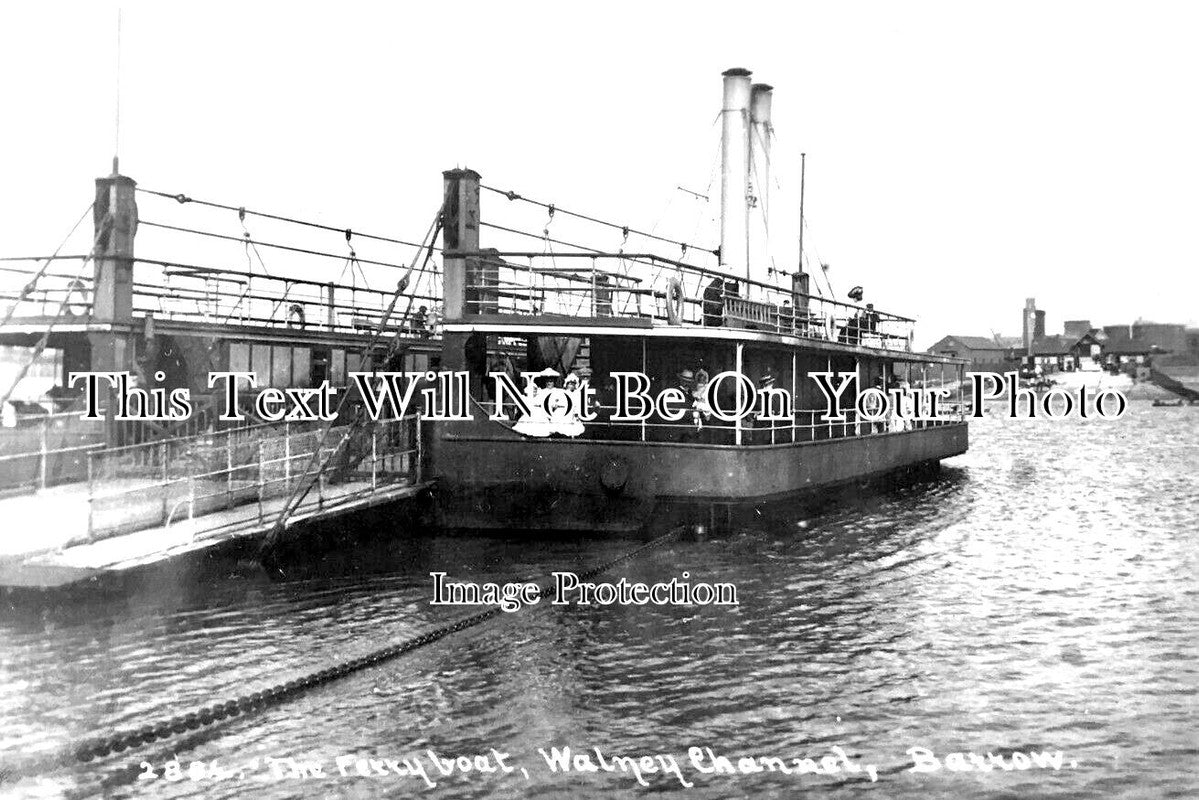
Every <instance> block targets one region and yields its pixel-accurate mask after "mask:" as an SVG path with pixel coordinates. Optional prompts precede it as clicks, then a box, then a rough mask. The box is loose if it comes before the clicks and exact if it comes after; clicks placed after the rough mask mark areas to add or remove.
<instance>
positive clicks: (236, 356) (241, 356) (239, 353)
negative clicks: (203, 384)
mask: <svg viewBox="0 0 1199 800" xmlns="http://www.w3.org/2000/svg"><path fill="white" fill-rule="evenodd" d="M229 371H230V372H249V371H250V345H248V344H242V343H241V342H230V343H229Z"/></svg>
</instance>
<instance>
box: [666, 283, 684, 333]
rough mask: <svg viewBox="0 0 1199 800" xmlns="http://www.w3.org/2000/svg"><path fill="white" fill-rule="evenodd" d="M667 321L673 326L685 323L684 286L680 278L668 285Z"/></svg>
mask: <svg viewBox="0 0 1199 800" xmlns="http://www.w3.org/2000/svg"><path fill="white" fill-rule="evenodd" d="M666 321H667V322H669V323H670V324H671V325H678V324H679V323H680V322H682V321H683V284H682V282H681V281H680V280H679V279H678V278H671V279H670V282H669V283H667V284H666Z"/></svg>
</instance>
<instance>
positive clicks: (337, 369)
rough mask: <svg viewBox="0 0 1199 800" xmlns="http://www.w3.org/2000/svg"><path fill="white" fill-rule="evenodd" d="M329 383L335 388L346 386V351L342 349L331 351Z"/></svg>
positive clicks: (336, 348)
mask: <svg viewBox="0 0 1199 800" xmlns="http://www.w3.org/2000/svg"><path fill="white" fill-rule="evenodd" d="M329 382H330V383H332V385H334V386H345V385H346V351H345V350H342V349H341V348H340V347H334V348H333V349H332V350H330V351H329Z"/></svg>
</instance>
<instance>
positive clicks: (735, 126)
mask: <svg viewBox="0 0 1199 800" xmlns="http://www.w3.org/2000/svg"><path fill="white" fill-rule="evenodd" d="M723 77H724V85H723V94H724V97H723V99H724V102H723V112H722V115H723V125H722V145H721V241H720V247H719V250H717V251H715V254H716V257H717V262H718V263H716V264H714V265H712V266H699V265H697V264H695V263H691V262H689V261H685V260H683V258H678V259H672V258H666V257H663V256H660V255H655V254H653V253H630V252H624V251H620V252H615V253H613V252H602V251H600V250H594V249H584V248H574V249H570V250H567V251H563V250H549V249H548V248H546V249H543V250H542V251H518V250H509V251H503V250H499V249H495V248H490V249H488V248H485V247H484V242H483V241H482V240H481V236H480V231H481V229H482V228H490V229H498V230H501V231H502V230H506V228H504V227H503V226H499V225H494V224H491V223H489V222H488V221H486V220H487V217H486V216H485V212H486V209H485V208H484V206H483V205H482V203H481V194H482V193H483V192H486V193H487V196H488V197H493V196H495V197H501V198H507V200H508V201H509V202H514V201H524V202H528V203H531V204H533V205H534V206H536V207H538V209H539V211H541V212H543V211H544V210H545V209H548V210H549V214H550V217H551V219H552V218H553V215H554V213H555V206H554V204H547V203H541V202H538V201H534V200H529V199H528V198H525V197H523V196H521V195H519V194H517V193H515V192H511V191H504V190H501V189H496V188H493V187H489V186H486V185H484V184H482V182H481V181H482V179H481V177H480V175H479V174H478V173H476V172H474V171H473V170H469V169H456V170H451V171H448V172H446V173H445V197H446V209H445V213H444V214H443V221H444V228H443V254H442V256H443V282H444V291H445V325H444V331H443V337H442V355H441V366H442V369H443V370H463V371H467V372H469V373H470V375H471V394H472V396H474V397H475V398H483V399H480V400H479V401H478V402H476V403H475V404H474V406H473V407H472V409H471V416H472V418H471V419H470V420H468V421H454V422H444V423H437V424H435V426H434V430H433V431H432V434H431V435H430V436H428V437H427V438H428V439H429V450H430V453H429V456H430V465H431V469H432V474H433V475H435V477H436V480H437V488H436V494H437V500H438V502H437V504H436V508H437V513H438V515H439V521H440V524H441V525H443V526H445V527H447V528H469V529H478V528H504V529H527V530H592V531H605V530H610V531H617V530H634V529H639V528H642V527H645V526H648V525H656V523H658V522H670V521H673V520H675V519H676V518H677V517H678V516H679V515H680V514H683V515H686V516H688V517H689V518H691V519H699V520H705V519H706V520H710V521H712V522H713V524H717V523H718V521H719V519H721V518H727V517H725V515H726V514H727V513H729V512H730V510H732V509H736V508H737V507H744V506H746V505H747V504H748V505H751V506H752V505H758V504H761V503H765V502H768V501H773V500H779V499H785V498H789V497H793V496H795V495H797V494H800V493H805V492H809V493H810V492H822V491H825V490H827V489H830V488H831V487H834V486H837V485H841V484H852V483H857V482H862V481H865V480H867V479H872V478H878V477H881V476H886V475H891V474H893V473H897V472H904V471H909V470H913V469H918V468H922V467H927V466H930V465H936V464H937V463H938V462H939V461H940V460H941V459H944V458H949V457H951V456H955V455H958V454H961V453H964V452H965V451H966V448H967V424H966V421H965V414H964V410H963V403H962V397H961V391H962V389H961V387H962V384H963V376H964V367H965V363H966V362H965V361H964V360H961V359H955V358H947V357H941V356H935V355H930V354H927V353H920V352H913V350H912V327H913V322H914V321H913V320H912V319H911V318H908V317H903V316H899V315H896V314H890V313H885V312H882V311H879V310H876V309H874V307H873V305H870V304H867V305H866V306H865V307H863V306H862V305H860V304H858V303H846V302H842V301H839V300H835V299H833V298H831V297H824V296H820V295H819V294H814V293H812V292H811V291H810V288H811V283H810V276H809V274H808V273H807V272H806V271H805V270H804V267H803V263H802V256H801V261H800V264H799V268H798V269H797V270H796V271H794V272H788V271H784V270H778V269H774V268H773V267H768V264H767V263H766V260H765V259H764V258H762V256H761V254H762V252H763V248H762V247H761V243H760V242H755V241H754V240H753V237H752V236H751V231H752V230H759V229H762V228H764V227H765V226H763V225H760V224H759V225H755V224H754V222H755V217H754V215H756V214H762V213H764V209H765V207H766V206H767V204H768V201H767V198H766V197H765V196H764V195H763V196H762V197H755V196H754V195H753V189H752V187H753V186H763V187H764V186H769V185H770V184H769V166H770V165H769V143H770V134H771V123H770V110H771V98H772V88H771V87H769V86H766V85H763V84H751V81H750V72H749V71H747V70H743V69H731V70H728V71H726V72H725V73H724V75H723ZM754 178H757V179H756V180H755V179H754ZM557 210H558V212H559V213H564V212H563V211H562V209H561V208H558V209H557ZM566 213H569V212H566ZM575 216H577V217H579V218H582V219H585V220H592V221H594V222H599V220H594V219H592V218H591V217H588V216H585V215H575ZM602 224H611V223H602ZM624 230H625V237H626V239H627V236H628V228H625V229H624ZM547 236H548V230H547ZM693 254H694V251H693ZM684 257H685V256H684ZM856 297H857V299H858V300H860V299H861V295H860V293H856ZM497 369H498V370H502V371H504V372H506V373H508V374H509V375H513V376H515V375H519V374H521V373H539V376H538V380H537V381H535V382H534V387H532V388H531V391H532V392H534V393H535V392H536V391H538V388H540V389H551V388H555V387H557V386H560V385H564V384H565V381H567V380H575V381H583V380H585V381H587V382H588V384H589V385H590V387H592V388H593V389H595V390H596V396H595V401H596V402H595V404H594V406H593V408H592V409H591V411H593V412H594V413H595V414H596V416H595V418H594V419H591V420H589V421H587V422H586V424H585V425H582V426H579V427H580V428H581V430H576V431H573V432H571V433H560V434H558V435H554V433H553V432H552V431H551V430H549V429H548V428H546V427H545V425H544V420H542V421H540V422H538V421H536V420H532V419H522V422H524V423H525V424H523V425H522V424H521V423H520V422H518V423H517V424H515V425H513V424H511V423H507V422H504V421H503V420H500V419H495V418H493V417H496V416H500V415H503V416H508V413H507V412H508V411H509V410H510V409H507V408H505V407H504V404H505V402H506V401H505V398H503V397H496V396H492V393H493V392H492V389H491V384H490V380H489V378H488V376H489V374H491V373H493V372H495V371H496V370H497ZM725 371H732V372H735V373H737V374H740V375H742V376H744V377H745V378H746V379H747V380H748V384H749V385H750V386H753V387H758V388H768V387H781V388H785V389H786V390H788V391H789V393H790V396H791V398H792V399H793V401H794V402H793V407H792V408H790V409H788V410H787V414H786V417H785V419H782V420H780V419H778V418H771V419H769V420H768V421H766V420H765V419H764V415H762V414H758V415H756V416H751V417H746V418H743V419H742V418H738V419H736V420H735V421H731V422H728V421H720V420H718V419H715V418H714V417H713V416H712V415H711V414H710V411H711V409H710V408H708V407H707V405H706V404H705V402H704V397H705V394H704V392H703V391H702V388H703V387H702V384H703V383H704V381H705V380H708V381H710V380H712V379H714V377H715V376H717V375H718V374H719V373H722V372H725ZM628 372H635V373H641V374H644V375H645V376H648V379H649V381H650V388H649V391H648V393H649V394H651V395H656V394H658V393H659V392H661V391H662V390H663V389H665V388H667V387H676V388H677V389H678V390H679V392H680V393H681V395H682V396H684V397H686V398H688V401H689V404H688V407H687V408H686V409H684V412H683V413H682V414H681V415H680V414H674V413H664V412H663V410H662V409H660V408H659V409H656V410H655V412H654V413H653V414H652V415H651V416H650V417H649V418H647V419H643V420H640V421H634V422H630V421H626V420H622V419H620V417H619V415H617V414H616V413H614V412H615V411H617V408H616V400H617V399H618V398H617V393H618V392H617V389H618V386H617V382H616V381H617V377H618V375H619V374H620V373H628ZM816 373H834V374H835V373H852V374H853V375H854V376H855V377H856V381H857V386H858V387H863V388H866V387H878V388H883V389H891V388H894V387H898V386H906V387H913V388H935V387H940V386H945V387H952V391H953V394H954V397H953V398H952V400H951V401H950V403H949V405H950V409H949V410H950V413H948V414H944V413H943V414H942V415H941V418H939V419H936V420H925V421H915V422H903V421H898V422H897V423H896V421H892V422H891V423H882V424H880V423H879V422H878V421H877V420H874V421H868V420H867V419H866V418H864V417H863V416H862V415H861V414H860V413H858V412H857V411H855V410H848V411H847V412H846V414H845V416H844V418H843V419H841V420H838V421H830V420H827V419H824V414H825V410H826V401H825V396H824V395H823V394H822V393H821V391H820V390H819V386H818V383H817V381H815V380H813V377H812V376H813V375H814V374H816ZM541 378H544V380H541ZM559 381H561V383H559ZM737 386H738V387H741V388H734V387H733V385H732V383H728V384H726V386H722V387H721V391H720V395H721V396H723V397H725V399H726V400H727V404H728V405H729V406H733V405H736V403H738V402H739V401H740V400H741V399H742V395H743V394H745V393H747V391H748V390H746V389H745V388H744V387H745V384H744V383H740V382H739V383H738V384H737ZM676 396H678V395H676ZM692 398H694V400H693V401H692ZM497 405H498V406H499V407H498V408H497ZM511 411H512V413H515V411H514V410H511ZM769 416H772V417H776V415H769ZM696 508H698V509H700V513H699V515H698V517H696V515H695V510H696Z"/></svg>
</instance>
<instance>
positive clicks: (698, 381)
mask: <svg viewBox="0 0 1199 800" xmlns="http://www.w3.org/2000/svg"><path fill="white" fill-rule="evenodd" d="M710 381H711V378H709V377H708V371H707V370H706V369H704V368H703V367H700V368H699V369H697V370H696V371H695V390H694V391H692V393H691V398H692V402H691V420H692V421H693V422H694V423H695V429H696V430H699V431H702V430H703V428H704V422H706V421H707V420H710V419H712V406H710V405H708V383H709V382H710Z"/></svg>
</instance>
